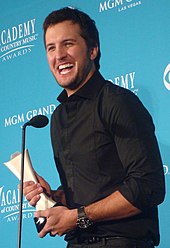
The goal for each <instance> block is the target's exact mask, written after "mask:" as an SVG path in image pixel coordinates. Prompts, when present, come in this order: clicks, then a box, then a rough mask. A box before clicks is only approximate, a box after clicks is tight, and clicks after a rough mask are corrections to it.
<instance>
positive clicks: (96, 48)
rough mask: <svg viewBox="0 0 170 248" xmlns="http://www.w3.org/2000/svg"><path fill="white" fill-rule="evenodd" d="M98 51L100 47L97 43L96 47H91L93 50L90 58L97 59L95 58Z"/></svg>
mask: <svg viewBox="0 0 170 248" xmlns="http://www.w3.org/2000/svg"><path fill="white" fill-rule="evenodd" d="M98 51H99V48H98V46H97V45H96V46H95V47H93V48H91V51H90V59H91V60H95V58H96V57H97V54H98Z"/></svg>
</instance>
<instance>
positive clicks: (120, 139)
mask: <svg viewBox="0 0 170 248" xmlns="http://www.w3.org/2000/svg"><path fill="white" fill-rule="evenodd" d="M44 43H45V48H46V52H47V59H48V63H49V66H50V69H51V71H52V73H53V75H54V77H55V79H56V81H57V83H58V84H59V85H60V86H61V87H63V88H64V90H63V92H62V93H61V94H60V95H59V97H58V100H59V102H60V103H61V104H60V105H59V106H58V107H57V108H56V110H55V111H54V113H53V115H52V119H51V140H52V147H53V151H54V159H55V163H56V167H57V169H58V172H59V175H60V179H61V185H62V186H61V187H59V188H58V190H51V188H50V186H49V184H48V183H47V182H46V181H45V180H44V179H43V178H42V177H40V176H39V175H37V178H38V180H39V183H38V184H34V183H33V182H25V183H24V195H25V196H26V198H27V200H29V202H30V204H31V205H33V206H34V205H36V203H37V201H38V200H39V199H40V193H42V192H46V193H47V194H48V195H50V196H51V198H52V199H53V200H55V201H56V202H57V205H58V206H54V207H53V208H50V209H47V210H45V211H37V212H36V213H35V216H36V217H40V216H45V217H47V222H46V225H45V226H44V228H43V229H42V231H41V232H40V233H39V236H40V237H44V236H45V235H46V234H47V233H50V234H51V235H52V236H55V235H59V236H61V235H63V234H66V236H65V240H66V241H67V242H68V247H69V248H72V247H116V248H117V247H121V248H125V247H126V248H129V247H130V248H135V247H137V248H141V247H142V248H151V247H154V245H158V244H159V227H158V212H157V205H158V204H160V203H161V202H162V201H163V199H164V194H165V185H164V174H163V166H162V162H161V157H160V153H159V148H158V145H157V141H156V138H155V135H154V125H153V122H152V118H151V116H150V115H149V113H148V112H147V110H146V109H145V108H144V106H143V105H142V103H141V102H140V101H139V99H138V98H137V97H136V96H135V95H134V94H133V93H131V92H130V91H128V90H126V89H123V88H120V87H118V86H116V85H113V84H112V83H111V82H108V81H106V80H104V78H103V77H102V76H101V74H100V73H99V71H98V70H99V67H100V66H99V59H100V45H99V36H98V31H97V29H96V26H95V23H94V21H93V20H91V19H90V17H89V16H88V15H86V14H85V13H83V12H81V11H79V10H76V9H71V8H64V9H61V10H58V11H54V12H52V13H51V14H50V15H49V16H48V17H47V18H46V20H45V22H44Z"/></svg>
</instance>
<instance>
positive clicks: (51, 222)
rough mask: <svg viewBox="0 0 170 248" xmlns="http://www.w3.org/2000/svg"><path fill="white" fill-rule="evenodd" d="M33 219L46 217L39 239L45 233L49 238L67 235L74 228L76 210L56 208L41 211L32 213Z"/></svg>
mask: <svg viewBox="0 0 170 248" xmlns="http://www.w3.org/2000/svg"><path fill="white" fill-rule="evenodd" d="M34 215H35V217H37V218H39V217H42V216H43V217H46V219H47V222H46V224H45V226H44V228H43V229H42V230H41V232H40V233H39V237H40V238H43V237H44V236H45V235H46V234H47V233H50V235H51V236H55V235H59V236H62V235H63V234H65V233H67V232H68V231H70V230H73V229H74V228H75V227H76V221H77V209H72V210H70V209H68V208H67V207H63V206H58V207H53V208H48V209H47V210H41V211H37V212H35V213H34Z"/></svg>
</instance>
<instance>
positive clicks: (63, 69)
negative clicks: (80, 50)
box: [58, 63, 73, 75]
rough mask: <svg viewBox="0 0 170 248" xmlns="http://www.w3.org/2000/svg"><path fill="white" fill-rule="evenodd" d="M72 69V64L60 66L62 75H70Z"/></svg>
mask: <svg viewBox="0 0 170 248" xmlns="http://www.w3.org/2000/svg"><path fill="white" fill-rule="evenodd" d="M72 68H73V64H70V63H68V64H63V65H59V66H58V70H59V73H60V74H61V75H65V74H67V73H69V72H70V71H71V69H72Z"/></svg>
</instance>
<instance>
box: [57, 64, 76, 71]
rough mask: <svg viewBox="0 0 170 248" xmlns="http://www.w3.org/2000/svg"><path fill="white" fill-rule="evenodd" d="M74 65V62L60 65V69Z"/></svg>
mask: <svg viewBox="0 0 170 248" xmlns="http://www.w3.org/2000/svg"><path fill="white" fill-rule="evenodd" d="M72 66H73V65H72V64H64V65H59V67H58V68H59V70H63V69H66V68H68V67H72Z"/></svg>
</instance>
